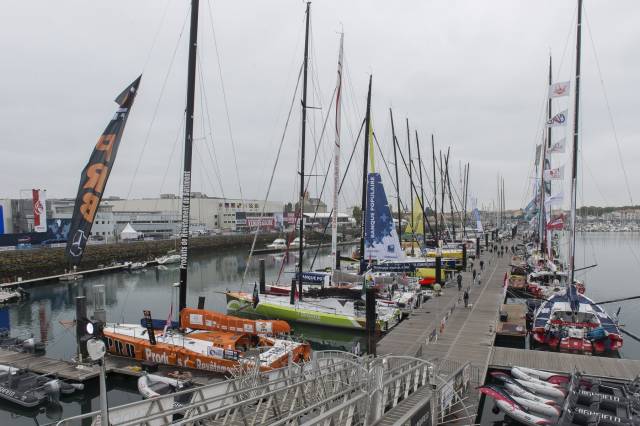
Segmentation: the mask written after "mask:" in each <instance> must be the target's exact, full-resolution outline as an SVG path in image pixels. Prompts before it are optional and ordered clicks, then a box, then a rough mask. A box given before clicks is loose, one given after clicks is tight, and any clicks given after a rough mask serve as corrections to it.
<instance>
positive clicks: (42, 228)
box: [31, 189, 47, 232]
mask: <svg viewBox="0 0 640 426" xmlns="http://www.w3.org/2000/svg"><path fill="white" fill-rule="evenodd" d="M31 194H32V195H33V230H34V231H36V232H47V191H45V190H43V189H32V190H31Z"/></svg>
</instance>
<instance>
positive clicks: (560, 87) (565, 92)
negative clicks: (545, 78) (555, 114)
mask: <svg viewBox="0 0 640 426" xmlns="http://www.w3.org/2000/svg"><path fill="white" fill-rule="evenodd" d="M569 87H571V82H569V81H561V82H559V83H553V84H552V85H550V86H549V98H561V97H563V96H569Z"/></svg>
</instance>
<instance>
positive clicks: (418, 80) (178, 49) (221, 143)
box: [0, 0, 640, 210]
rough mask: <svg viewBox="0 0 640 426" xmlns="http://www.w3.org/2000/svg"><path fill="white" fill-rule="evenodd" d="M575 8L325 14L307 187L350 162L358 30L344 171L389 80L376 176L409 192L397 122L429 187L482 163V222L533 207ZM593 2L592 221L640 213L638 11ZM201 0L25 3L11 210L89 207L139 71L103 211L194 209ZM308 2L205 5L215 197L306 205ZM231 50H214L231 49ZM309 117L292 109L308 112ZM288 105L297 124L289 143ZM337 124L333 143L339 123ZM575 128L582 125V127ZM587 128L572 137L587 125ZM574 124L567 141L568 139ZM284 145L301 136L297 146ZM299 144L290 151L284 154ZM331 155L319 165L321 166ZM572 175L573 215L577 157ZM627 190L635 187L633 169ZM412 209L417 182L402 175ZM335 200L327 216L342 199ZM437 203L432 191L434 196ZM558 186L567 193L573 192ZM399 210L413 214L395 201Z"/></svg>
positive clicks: (15, 46)
mask: <svg viewBox="0 0 640 426" xmlns="http://www.w3.org/2000/svg"><path fill="white" fill-rule="evenodd" d="M576 4H577V2H576V1H570V0H562V1H557V0H544V1H524V0H522V1H518V0H485V1H477V0H446V1H445V0H440V1H394V2H390V1H378V0H375V1H363V0H361V1H359V0H354V1H348V2H345V1H337V0H336V1H334V0H327V1H325V0H322V1H316V2H313V3H312V5H311V43H310V52H311V53H310V61H309V62H310V71H309V90H308V93H309V100H308V105H309V106H311V107H313V109H311V108H309V109H308V133H307V146H306V152H307V156H306V173H307V174H309V175H311V176H310V177H309V183H308V185H309V186H308V190H309V193H310V195H311V196H318V195H319V194H320V192H321V188H322V181H323V177H322V176H323V175H324V174H325V171H326V169H327V166H328V161H329V159H330V158H331V157H332V150H333V145H334V139H335V136H334V119H333V116H334V111H333V110H332V109H331V108H330V104H331V98H332V94H333V91H334V87H335V84H336V66H337V54H338V45H339V37H340V32H344V34H345V42H344V57H345V61H344V63H345V71H344V73H343V75H344V81H343V108H342V111H343V114H342V117H343V118H342V127H341V131H342V161H341V168H342V171H343V172H344V170H345V168H346V165H347V160H348V158H349V154H350V152H351V149H352V147H353V144H354V140H355V136H356V134H357V133H358V129H359V126H360V123H361V122H362V120H363V118H364V111H365V104H366V90H367V83H368V78H369V75H370V74H372V75H373V94H372V119H373V125H374V129H375V133H376V137H377V139H378V142H379V144H380V148H381V151H380V150H378V148H377V147H376V163H375V165H376V169H377V170H378V171H379V172H381V173H382V176H383V180H384V182H385V186H386V189H387V194H388V195H390V198H391V195H392V194H393V192H394V189H393V183H392V181H391V180H390V178H389V174H388V173H387V170H386V167H385V166H384V162H383V160H382V157H383V156H384V158H385V159H386V160H387V162H388V163H387V166H388V167H390V168H391V169H392V168H393V164H392V161H393V151H392V150H393V148H392V145H391V126H390V122H389V108H390V107H392V108H393V113H394V119H395V126H396V133H397V136H398V138H399V142H400V144H401V148H402V149H403V151H404V152H403V154H404V155H405V156H407V152H406V149H407V146H406V144H407V140H406V126H405V120H406V119H408V120H409V126H410V133H411V144H412V147H411V149H412V158H413V159H414V160H415V161H416V162H417V152H416V149H415V148H416V142H415V139H414V138H415V131H417V132H418V136H419V139H420V146H421V155H422V157H423V162H424V171H425V174H426V176H425V177H424V179H425V180H430V179H431V168H432V165H431V155H430V149H431V146H430V138H431V134H433V135H434V140H435V145H436V150H437V151H438V150H443V151H444V152H446V151H447V149H450V152H451V154H450V160H449V167H450V173H451V180H452V184H453V186H454V187H455V188H456V191H460V184H459V176H460V171H459V170H460V165H461V164H465V163H467V162H468V163H470V185H469V187H470V188H469V189H470V195H471V196H472V197H474V198H477V199H478V204H479V206H489V205H490V204H491V202H492V200H495V198H496V192H497V189H496V186H497V183H496V182H497V176H498V175H501V176H502V177H503V178H504V181H505V196H506V205H507V208H519V207H523V206H524V205H525V204H526V203H527V202H528V201H529V199H530V198H531V188H532V186H533V181H532V177H533V176H534V171H533V158H534V152H535V145H536V144H537V143H539V142H540V140H541V135H542V132H543V116H544V115H545V114H546V111H545V96H546V92H547V84H548V82H547V73H548V62H549V54H551V55H552V57H553V64H554V65H553V68H554V69H553V76H554V80H555V81H565V80H572V93H571V97H570V98H563V99H560V100H556V101H554V112H558V111H560V110H562V109H564V108H567V107H569V109H570V111H571V110H572V109H573V108H572V105H573V87H574V86H573V76H574V67H575V65H574V62H575V19H576V10H577V8H576ZM611 6H612V3H611V2H603V1H596V0H586V1H585V19H584V21H585V22H584V24H585V25H584V31H583V43H582V46H583V61H582V81H581V94H580V95H581V110H580V111H581V112H580V117H581V120H580V126H581V127H580V135H581V138H580V147H581V150H580V153H581V155H580V164H581V168H580V170H579V173H578V175H579V190H578V205H627V204H630V203H631V202H632V200H633V201H636V199H635V198H633V197H636V196H637V197H640V194H639V193H638V189H639V188H638V184H637V182H638V181H639V178H640V171H639V169H638V168H637V167H635V165H636V164H638V162H640V144H639V143H638V142H639V139H640V125H639V124H638V120H637V114H638V111H640V97H638V96H637V93H638V88H640V56H638V55H637V49H638V46H639V45H640V27H639V26H638V25H637V17H638V16H640V2H638V1H637V0H618V1H616V2H615V7H611ZM189 7H190V2H189V1H188V0H153V1H151V0H136V1H130V0H110V1H108V2H86V1H81V0H64V1H60V2H51V1H47V0H33V1H30V2H9V3H8V4H5V5H4V6H3V11H2V14H0V51H1V52H2V60H1V61H0V99H1V100H2V102H0V135H1V136H0V146H1V147H2V154H1V155H0V198H5V197H19V196H23V197H26V196H27V193H26V192H24V190H25V189H30V188H44V189H46V190H47V192H48V197H49V198H52V197H73V196H75V194H76V191H77V185H78V182H79V177H80V176H79V175H80V172H81V170H82V168H83V167H84V166H85V164H86V162H87V161H88V158H89V155H90V153H91V150H92V149H93V146H94V145H95V142H96V141H97V138H98V136H99V135H100V134H101V133H102V130H103V129H104V127H105V126H106V125H107V123H108V121H109V119H110V118H111V116H112V115H113V113H114V112H115V108H116V104H115V103H114V102H113V99H114V98H115V97H116V95H117V94H118V93H119V92H120V91H121V90H122V89H124V88H125V87H126V86H127V85H128V84H129V83H130V82H131V81H132V80H134V79H135V78H136V77H137V76H138V75H139V74H140V73H142V74H143V78H142V83H141V87H140V91H139V94H138V97H137V99H136V102H135V104H134V106H133V109H132V112H131V115H130V117H129V121H128V123H127V128H126V130H125V134H124V137H123V139H122V142H121V145H120V150H119V153H118V157H117V159H116V164H115V166H114V168H113V171H112V174H111V177H110V180H109V183H108V185H107V190H106V193H105V196H120V197H129V198H133V197H154V196H157V195H158V194H160V193H177V192H178V190H179V176H180V169H181V159H182V157H181V156H182V151H181V150H182V143H183V133H184V130H183V123H184V121H183V119H184V107H185V96H186V95H185V88H186V63H187V38H188V19H187V17H188V14H189ZM304 10H305V3H304V2H302V1H298V0H272V1H268V2H265V1H254V0H245V1H242V2H238V1H229V0H215V1H214V0H201V4H200V28H199V43H198V50H199V56H198V58H199V72H198V76H197V79H198V89H197V93H196V112H195V129H196V131H195V138H196V140H195V149H194V160H193V161H194V163H193V164H194V166H193V167H194V169H193V186H192V190H193V191H200V192H204V193H206V194H208V195H210V196H226V197H229V198H239V197H241V196H242V197H244V198H255V199H263V198H265V196H266V194H267V189H268V186H269V185H268V184H269V181H270V177H271V175H272V173H273V182H272V185H271V190H270V193H269V194H270V195H269V199H271V200H279V201H291V200H295V198H296V194H297V192H298V191H299V189H298V187H297V182H298V179H299V178H298V176H297V174H296V173H297V166H298V162H299V155H300V154H299V153H300V151H299V142H300V129H301V118H300V105H301V100H300V96H301V95H300V91H298V92H297V94H296V96H295V98H294V97H293V94H294V88H295V86H296V82H297V80H298V75H299V70H300V66H301V64H302V57H303V47H304ZM214 34H215V38H214ZM292 102H293V103H292ZM290 105H293V109H292V113H291V116H290V118H289V121H288V126H287V130H286V132H285V123H286V122H287V118H288V111H289V107H290ZM327 115H329V119H328V121H327V126H326V131H325V134H324V136H323V137H322V138H321V137H320V135H321V133H322V127H323V121H324V120H325V117H326V116H327ZM571 115H572V112H571ZM572 120H573V118H571V120H570V123H572ZM571 128H572V127H571V126H567V127H566V128H561V129H554V133H555V135H554V137H553V139H554V141H555V140H558V139H560V138H561V137H563V136H565V135H566V136H567V137H568V138H569V139H570V135H571V133H570V132H571ZM283 134H284V137H283ZM281 139H282V141H283V142H282V147H281V153H280V156H279V159H278V162H277V163H276V154H277V152H278V148H279V146H280V143H281ZM316 147H318V148H317V149H318V151H317V152H318V154H317V161H316V162H315V165H314V167H311V165H312V164H313V163H314V161H313V158H314V152H315V150H316ZM552 162H553V165H554V167H555V166H560V165H561V164H564V163H566V164H567V167H566V170H565V176H566V177H567V179H565V183H564V186H565V193H566V196H565V204H567V205H568V198H569V197H568V186H567V181H568V176H569V174H570V167H569V164H570V163H569V153H567V154H565V155H554V157H553V160H552ZM361 170H362V145H361V142H360V144H359V145H358V146H357V151H356V155H354V159H353V162H352V165H351V167H350V168H349V171H348V173H347V177H346V178H345V183H344V186H343V189H342V191H341V197H340V203H341V205H342V206H343V207H341V208H340V210H344V206H351V205H354V204H357V203H358V202H359V199H360V187H361V186H360V185H361V183H360V182H361V173H362V172H361ZM623 170H624V171H626V177H627V180H628V182H629V186H627V185H626V184H625V172H624V171H623ZM400 184H401V185H400V186H401V198H402V199H403V201H404V202H405V203H408V197H409V189H408V188H409V184H408V178H407V177H406V173H404V172H403V170H402V167H401V177H400ZM327 185H328V186H327V188H326V189H325V190H324V192H323V193H322V198H323V199H325V201H329V199H330V194H331V191H332V189H331V184H330V183H327ZM425 187H426V192H427V194H428V196H430V195H429V194H431V193H432V191H431V189H430V188H429V187H428V185H427V183H426V182H425ZM561 187H562V184H561V183H559V182H556V183H554V192H558V191H561V190H562V188H561ZM390 202H392V203H395V201H392V200H391V199H390Z"/></svg>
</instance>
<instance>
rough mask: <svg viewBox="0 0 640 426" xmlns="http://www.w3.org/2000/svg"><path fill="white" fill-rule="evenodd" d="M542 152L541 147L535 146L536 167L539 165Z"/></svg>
mask: <svg viewBox="0 0 640 426" xmlns="http://www.w3.org/2000/svg"><path fill="white" fill-rule="evenodd" d="M541 152H542V145H536V166H537V165H538V164H540V153H541Z"/></svg>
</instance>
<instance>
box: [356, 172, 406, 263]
mask: <svg viewBox="0 0 640 426" xmlns="http://www.w3.org/2000/svg"><path fill="white" fill-rule="evenodd" d="M364 218H365V232H364V260H365V261H368V260H370V259H371V260H398V259H401V258H403V257H404V253H403V252H402V248H401V247H400V240H399V239H398V232H397V231H396V228H395V226H394V224H393V216H392V215H391V209H390V208H389V203H388V202H387V195H386V194H385V192H384V187H383V186H382V177H381V176H380V174H379V173H369V175H368V177H367V206H366V210H365V216H364Z"/></svg>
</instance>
